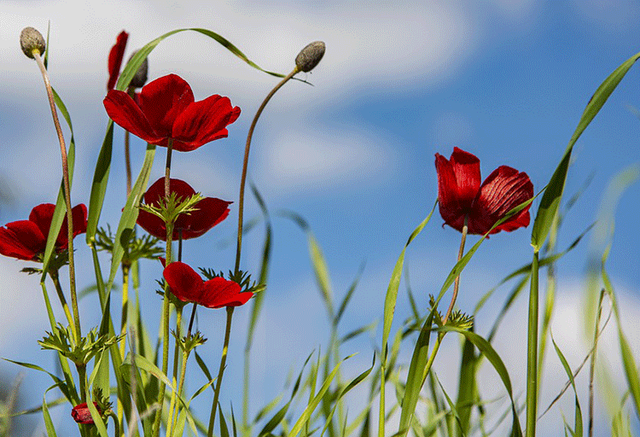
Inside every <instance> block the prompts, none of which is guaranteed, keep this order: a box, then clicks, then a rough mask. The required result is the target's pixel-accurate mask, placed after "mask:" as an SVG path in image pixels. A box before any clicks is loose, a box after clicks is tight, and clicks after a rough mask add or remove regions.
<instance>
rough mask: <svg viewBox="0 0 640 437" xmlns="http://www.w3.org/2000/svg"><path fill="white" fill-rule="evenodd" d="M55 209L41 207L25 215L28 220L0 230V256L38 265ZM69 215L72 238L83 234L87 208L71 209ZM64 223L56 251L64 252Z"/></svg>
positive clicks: (85, 229)
mask: <svg viewBox="0 0 640 437" xmlns="http://www.w3.org/2000/svg"><path fill="white" fill-rule="evenodd" d="M54 210H55V205H54V204H52V203H43V204H41V205H38V206H36V207H35V208H33V209H32V210H31V214H29V220H20V221H17V222H11V223H7V225H6V226H3V227H1V228H0V254H2V255H5V256H10V257H13V258H18V259H24V260H27V261H39V260H40V257H41V256H42V254H43V253H44V250H45V248H46V245H47V238H48V236H49V228H50V227H51V219H52V218H53V211H54ZM71 212H72V214H73V236H74V237H75V236H76V235H78V234H84V233H85V232H87V207H86V206H85V205H84V204H80V205H77V206H75V207H74V208H73V209H72V210H71ZM67 245H68V238H67V219H66V217H65V219H64V222H63V223H62V228H61V229H60V234H58V238H57V240H56V251H57V252H61V251H63V250H65V249H66V248H67Z"/></svg>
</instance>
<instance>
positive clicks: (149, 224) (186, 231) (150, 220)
mask: <svg viewBox="0 0 640 437" xmlns="http://www.w3.org/2000/svg"><path fill="white" fill-rule="evenodd" d="M169 189H170V190H171V192H172V193H176V198H177V200H185V199H187V198H189V197H191V196H193V195H194V194H196V191H195V190H194V189H193V188H191V186H190V185H189V184H188V183H186V182H185V181H181V180H180V179H170V180H169ZM162 199H164V178H161V179H158V180H157V181H155V182H154V183H153V185H151V186H150V187H149V189H148V190H147V192H146V193H145V194H144V203H146V204H147V205H152V206H159V204H160V201H161V200H162ZM231 203H232V202H227V201H224V200H220V199H217V198H215V197H205V198H204V199H202V200H200V201H199V202H198V203H196V204H195V206H194V207H195V208H198V210H197V211H191V212H190V213H188V214H180V216H179V217H178V218H177V220H176V222H175V223H174V225H173V239H174V240H177V239H178V238H179V237H180V231H182V239H183V240H188V239H189V238H195V237H199V236H201V235H203V234H204V233H205V232H207V231H208V230H209V229H211V228H212V227H214V226H215V225H217V224H218V223H220V222H221V221H222V220H224V219H226V218H227V216H228V215H229V205H230V204H231ZM137 223H138V224H139V225H140V226H142V228H143V229H144V230H145V231H147V232H148V233H150V234H151V235H153V236H154V237H156V238H160V239H161V240H166V239H167V228H166V227H165V223H164V221H163V220H162V219H161V218H160V217H158V216H156V215H154V214H151V213H150V212H147V211H143V210H140V214H139V215H138V221H137Z"/></svg>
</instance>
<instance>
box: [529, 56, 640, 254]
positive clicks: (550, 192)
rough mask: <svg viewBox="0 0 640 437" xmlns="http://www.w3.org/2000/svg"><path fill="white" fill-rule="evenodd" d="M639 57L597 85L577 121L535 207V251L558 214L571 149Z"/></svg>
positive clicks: (538, 248) (626, 63) (532, 243)
mask: <svg viewBox="0 0 640 437" xmlns="http://www.w3.org/2000/svg"><path fill="white" fill-rule="evenodd" d="M639 58H640V53H636V54H635V55H633V56H632V57H630V58H629V59H627V60H626V61H625V62H623V63H622V65H620V66H619V67H618V68H616V69H615V70H614V71H613V73H611V74H610V75H609V77H607V78H606V79H605V80H604V82H602V84H600V86H599V87H598V89H597V90H596V92H595V93H594V94H593V96H592V97H591V99H590V100H589V103H588V104H587V107H586V108H585V110H584V112H583V113H582V117H580V121H579V122H578V127H577V128H576V130H575V131H574V133H573V135H572V136H571V139H570V140H569V144H568V145H567V148H566V150H565V152H564V155H563V157H562V159H561V160H560V164H558V167H557V168H556V170H555V171H554V173H553V176H551V180H550V181H549V184H548V186H547V189H546V190H545V192H544V195H543V196H542V200H541V201H540V206H539V207H538V212H537V214H536V218H535V221H534V223H533V229H532V231H531V245H532V246H533V248H534V250H535V251H536V252H537V251H539V250H540V249H541V248H542V245H543V244H544V242H545V240H546V239H547V235H548V234H549V231H550V229H551V226H552V225H553V220H554V217H555V216H556V214H557V212H558V208H559V206H560V201H561V199H562V193H563V191H564V185H565V181H566V179H567V171H568V170H569V162H570V160H571V152H572V150H573V146H574V145H575V143H576V141H578V138H580V135H582V133H583V132H584V130H585V129H586V128H587V126H589V124H590V123H591V121H592V120H593V119H594V118H595V116H596V115H597V114H598V112H599V111H600V109H602V107H603V106H604V104H605V103H606V101H607V99H608V98H609V96H610V95H611V93H613V91H614V90H615V89H616V87H617V86H618V84H619V83H620V82H621V81H622V79H623V78H624V76H625V75H626V74H627V72H628V71H629V69H630V68H631V67H632V66H633V64H634V63H635V62H636V61H637V60H638V59H639Z"/></svg>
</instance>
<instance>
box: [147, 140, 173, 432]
mask: <svg viewBox="0 0 640 437" xmlns="http://www.w3.org/2000/svg"><path fill="white" fill-rule="evenodd" d="M172 150H173V139H171V138H170V139H169V144H167V163H166V166H165V173H164V197H165V201H168V199H169V194H170V192H171V191H170V185H169V183H170V182H169V181H170V178H169V177H170V174H171V152H172ZM165 227H166V229H167V237H166V243H167V244H166V265H169V264H171V256H172V254H171V244H172V239H173V223H166V224H165ZM169 293H170V291H169V285H168V284H167V285H166V286H165V288H164V299H163V300H162V322H161V323H162V373H164V374H165V375H167V372H168V370H169V316H170V312H169V303H170V299H169ZM165 390H166V386H165V385H164V384H163V383H160V389H159V390H158V411H157V412H156V417H155V420H154V422H153V432H152V434H153V436H154V437H158V436H159V435H160V422H161V421H162V409H163V408H162V407H163V405H164V394H165Z"/></svg>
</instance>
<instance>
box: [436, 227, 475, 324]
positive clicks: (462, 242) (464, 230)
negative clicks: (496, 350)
mask: <svg viewBox="0 0 640 437" xmlns="http://www.w3.org/2000/svg"><path fill="white" fill-rule="evenodd" d="M468 220H469V217H468V216H465V217H464V225H463V226H462V237H460V249H458V261H456V262H460V260H461V259H462V255H464V245H465V243H466V242H467V232H469V227H468V226H467V221H468ZM459 290H460V275H458V276H456V280H455V282H454V284H453V294H452V295H451V303H449V308H448V309H447V313H446V314H445V315H444V318H443V319H442V326H444V325H446V324H447V320H449V317H450V316H451V313H452V312H453V306H454V305H455V303H456V299H457V298H458V291H459ZM442 335H444V333H443V334H442Z"/></svg>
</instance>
